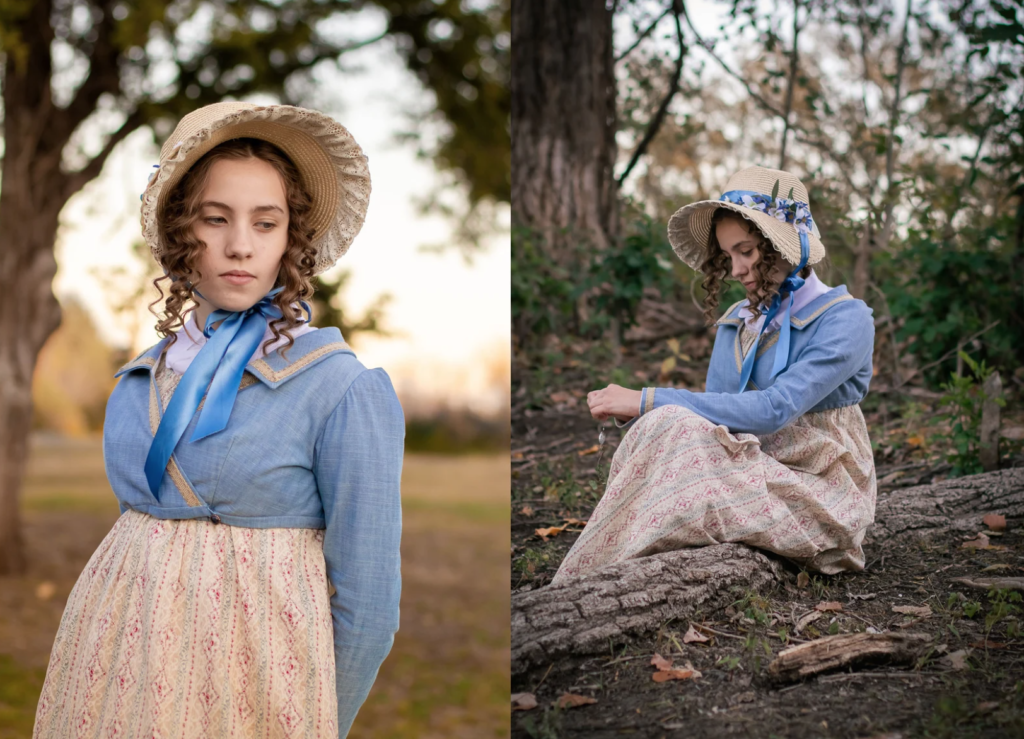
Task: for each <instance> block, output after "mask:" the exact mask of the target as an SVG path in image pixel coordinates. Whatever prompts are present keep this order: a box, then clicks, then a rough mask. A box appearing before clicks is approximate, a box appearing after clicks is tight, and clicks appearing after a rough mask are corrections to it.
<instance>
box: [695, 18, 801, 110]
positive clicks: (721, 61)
mask: <svg viewBox="0 0 1024 739" xmlns="http://www.w3.org/2000/svg"><path fill="white" fill-rule="evenodd" d="M683 18H685V19H686V25H688V26H689V27H690V31H691V32H692V33H693V35H694V36H695V37H696V38H697V43H698V44H700V45H701V47H703V49H704V51H706V52H707V53H708V54H709V55H710V56H711V58H712V59H714V60H715V61H716V62H718V64H719V66H721V68H722V69H724V70H725V71H726V73H727V74H728V75H729V76H731V77H733V78H735V79H736V80H737V81H738V82H739V83H740V84H741V85H743V87H744V89H746V91H747V94H748V95H750V97H752V98H753V99H754V101H755V102H757V104H758V105H760V106H761V107H762V108H764V109H765V110H767V111H768V112H769V113H771V114H772V115H777V116H779V117H780V118H782V117H783V115H782V111H781V110H779V109H778V108H776V107H775V106H774V105H772V104H771V103H770V102H768V101H767V100H765V99H764V98H763V97H761V95H759V94H758V93H757V91H756V90H755V89H754V88H753V87H752V86H751V85H750V83H749V82H747V81H746V80H745V79H744V78H743V76H742V75H740V74H739V73H737V72H735V71H733V69H732V68H731V67H730V66H729V65H728V64H726V63H725V60H724V59H722V57H720V56H718V54H716V53H715V48H714V46H713V45H712V44H710V43H708V42H707V41H705V40H704V39H703V38H701V35H700V34H699V33H698V32H697V29H696V28H694V26H693V22H692V21H691V20H690V16H689V14H688V13H687V12H686V5H685V4H684V5H683Z"/></svg>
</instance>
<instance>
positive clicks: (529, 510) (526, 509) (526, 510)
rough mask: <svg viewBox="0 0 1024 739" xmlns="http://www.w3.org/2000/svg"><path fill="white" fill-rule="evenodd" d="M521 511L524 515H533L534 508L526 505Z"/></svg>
mask: <svg viewBox="0 0 1024 739" xmlns="http://www.w3.org/2000/svg"><path fill="white" fill-rule="evenodd" d="M519 512H520V513H522V514H523V515H524V516H532V515H533V509H532V508H531V507H530V506H528V505H524V506H523V509H522V510H521V511H519Z"/></svg>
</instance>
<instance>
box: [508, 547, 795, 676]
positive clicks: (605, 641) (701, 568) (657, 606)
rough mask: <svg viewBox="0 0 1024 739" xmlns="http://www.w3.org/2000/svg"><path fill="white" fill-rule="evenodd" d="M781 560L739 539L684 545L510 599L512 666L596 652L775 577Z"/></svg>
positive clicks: (520, 668) (716, 604) (519, 667)
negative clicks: (774, 559)
mask: <svg viewBox="0 0 1024 739" xmlns="http://www.w3.org/2000/svg"><path fill="white" fill-rule="evenodd" d="M781 575H782V567H781V566H780V564H779V563H778V562H776V561H772V560H770V559H769V558H768V557H767V556H765V555H764V554H762V553H761V552H758V551H755V550H753V549H751V548H750V547H745V546H743V545H740V544H719V545H717V546H711V547H701V548H695V549H681V550H679V551H675V552H665V553H663V554H655V555H653V556H650V557H642V558H640V559H635V560H630V561H628V562H619V563H617V564H614V565H610V566H609V567H605V568H602V569H601V570H600V571H598V572H595V573H592V574H590V575H586V576H584V577H580V578H578V579H576V580H573V581H571V582H569V583H566V584H563V585H557V586H548V587H544V588H538V589H537V590H534V591H532V592H525V593H517V594H515V595H514V596H513V598H512V671H513V673H519V672H522V671H524V670H526V669H528V668H530V667H532V666H535V665H539V664H545V663H547V662H551V661H553V660H556V659H558V658H559V657H563V656H565V655H567V654H594V653H596V652H602V651H606V650H607V649H608V646H609V644H616V643H620V642H621V641H622V640H623V639H624V638H625V637H629V636H638V635H640V634H645V633H649V632H652V631H657V629H658V628H659V627H660V626H661V625H662V624H664V623H665V622H666V621H668V620H670V619H674V618H687V617H688V616H691V615H693V614H694V613H696V612H697V611H704V612H707V611H713V610H716V609H718V608H722V607H724V606H726V605H728V604H729V603H731V602H733V601H734V600H736V598H737V597H738V595H739V594H740V593H742V592H745V591H747V590H749V589H754V590H760V589H761V588H763V587H765V586H767V585H768V584H770V583H774V582H776V581H777V580H778V579H779V578H780V577H781Z"/></svg>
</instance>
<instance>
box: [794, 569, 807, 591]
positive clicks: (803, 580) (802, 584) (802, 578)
mask: <svg viewBox="0 0 1024 739" xmlns="http://www.w3.org/2000/svg"><path fill="white" fill-rule="evenodd" d="M810 584H811V576H810V575H808V574H807V573H806V572H801V573H800V574H799V575H797V576H796V586H797V587H798V588H801V589H803V588H806V587H807V586H808V585H810Z"/></svg>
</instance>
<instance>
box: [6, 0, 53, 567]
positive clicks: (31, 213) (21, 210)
mask: <svg viewBox="0 0 1024 739" xmlns="http://www.w3.org/2000/svg"><path fill="white" fill-rule="evenodd" d="M49 13H50V3H49V2H37V3H33V4H31V6H30V9H29V10H28V11H27V14H26V15H25V16H24V17H23V18H21V19H20V22H19V23H17V24H15V28H16V29H17V30H18V31H19V32H20V33H21V41H23V42H24V44H25V46H24V49H19V50H18V53H16V52H14V51H12V52H10V53H8V54H7V56H6V69H5V70H4V85H3V96H4V114H5V120H4V158H3V180H2V182H3V187H2V188H0V224H2V228H0V575H6V574H18V573H21V572H24V570H25V565H26V562H25V553H24V548H23V542H22V537H21V517H20V515H19V506H18V498H19V493H20V490H21V478H22V474H23V473H24V469H25V458H26V456H27V453H28V436H29V431H30V430H31V426H32V373H33V372H34V370H35V366H36V358H37V356H38V355H39V351H40V349H42V347H43V344H44V343H45V342H46V339H47V338H48V337H49V336H50V334H51V333H53V331H54V330H55V329H56V328H57V326H58V325H59V324H60V306H59V304H58V303H57V300H56V298H55V297H54V295H53V290H52V287H51V283H52V282H53V276H54V274H55V272H56V271H57V264H56V261H55V260H54V256H53V244H54V240H55V239H56V235H57V224H58V215H59V214H60V210H61V208H62V207H63V205H64V203H65V202H66V201H67V194H66V184H67V183H66V176H65V175H63V174H62V173H61V171H60V160H61V152H62V150H63V148H64V142H66V140H67V139H66V137H64V136H62V135H61V134H60V133H59V129H58V132H56V134H55V128H56V127H57V126H56V125H55V121H56V120H59V119H60V114H61V111H58V110H54V108H53V104H52V99H51V97H50V71H51V66H50V43H51V42H52V41H53V33H52V30H51V29H50V22H49V21H50V18H49ZM21 51H24V53H23V54H22V53H20V52H21Z"/></svg>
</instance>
